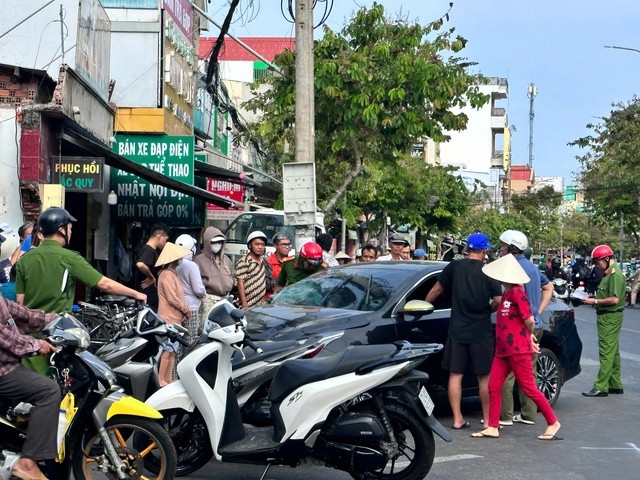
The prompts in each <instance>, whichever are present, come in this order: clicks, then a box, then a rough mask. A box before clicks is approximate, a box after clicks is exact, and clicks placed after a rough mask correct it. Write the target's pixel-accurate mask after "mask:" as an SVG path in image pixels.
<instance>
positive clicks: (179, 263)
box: [178, 258, 182, 266]
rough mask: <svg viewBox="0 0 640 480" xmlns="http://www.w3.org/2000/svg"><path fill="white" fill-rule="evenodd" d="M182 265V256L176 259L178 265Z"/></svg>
mask: <svg viewBox="0 0 640 480" xmlns="http://www.w3.org/2000/svg"><path fill="white" fill-rule="evenodd" d="M180 265H182V258H181V259H180V260H178V266H180Z"/></svg>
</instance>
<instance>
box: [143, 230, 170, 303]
mask: <svg viewBox="0 0 640 480" xmlns="http://www.w3.org/2000/svg"><path fill="white" fill-rule="evenodd" d="M167 240H169V227H167V226H166V225H164V224H156V225H154V226H153V227H152V228H151V235H150V236H149V240H147V243H146V244H145V246H144V247H142V250H140V255H139V256H138V260H137V262H136V269H135V279H134V281H135V287H134V288H135V289H136V290H137V291H139V292H142V293H146V294H147V303H148V304H149V307H151V309H152V310H153V311H154V312H157V311H158V289H157V284H156V282H157V279H158V272H157V271H156V266H155V265H156V261H157V260H158V254H159V252H161V251H162V249H163V248H164V246H165V245H166V244H167Z"/></svg>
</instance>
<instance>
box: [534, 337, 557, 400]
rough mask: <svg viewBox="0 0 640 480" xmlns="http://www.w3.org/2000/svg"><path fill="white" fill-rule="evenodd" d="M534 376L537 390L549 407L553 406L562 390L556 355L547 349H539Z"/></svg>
mask: <svg viewBox="0 0 640 480" xmlns="http://www.w3.org/2000/svg"><path fill="white" fill-rule="evenodd" d="M536 374H537V377H538V389H539V390H540V391H541V392H542V393H544V396H545V397H546V398H547V400H548V401H549V405H551V406H553V405H555V403H556V402H557V401H558V397H560V390H561V389H562V368H561V366H560V361H559V360H558V357H556V354H555V353H553V352H552V351H551V350H549V349H548V348H541V349H540V353H539V354H538V361H537V362H536Z"/></svg>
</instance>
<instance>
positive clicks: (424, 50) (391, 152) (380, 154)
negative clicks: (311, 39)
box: [243, 4, 488, 228]
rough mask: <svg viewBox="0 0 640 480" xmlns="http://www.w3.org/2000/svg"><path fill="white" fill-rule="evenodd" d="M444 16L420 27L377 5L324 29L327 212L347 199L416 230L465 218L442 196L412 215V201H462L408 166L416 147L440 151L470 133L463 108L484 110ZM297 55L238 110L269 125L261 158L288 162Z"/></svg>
mask: <svg viewBox="0 0 640 480" xmlns="http://www.w3.org/2000/svg"><path fill="white" fill-rule="evenodd" d="M448 13H449V12H447V14H446V15H445V16H443V17H442V18H440V19H437V20H436V21H434V22H432V23H431V24H429V25H426V26H423V25H420V24H417V23H410V22H409V21H408V20H407V19H406V18H388V17H387V16H386V14H385V10H384V8H383V7H382V6H381V5H377V4H374V6H373V7H371V8H370V9H367V8H361V9H360V10H358V11H357V12H356V13H355V14H354V16H353V17H352V19H351V21H350V22H349V23H348V24H347V25H345V26H344V28H343V29H342V30H341V31H340V32H335V31H332V30H330V29H329V28H328V27H325V29H324V36H323V38H322V39H321V40H317V41H316V42H315V47H314V55H315V66H314V69H315V82H314V86H315V109H316V111H315V131H316V138H315V140H316V172H317V178H318V186H317V193H318V201H319V203H321V204H324V205H325V207H326V209H327V210H328V211H330V210H332V209H333V208H334V206H335V204H336V202H337V201H338V199H339V198H341V197H342V196H343V195H344V193H345V192H348V195H347V197H348V203H349V204H350V206H349V207H341V208H343V209H346V210H349V208H350V207H351V206H352V207H353V210H358V209H360V210H362V211H364V210H366V211H374V210H375V209H379V210H376V211H378V212H381V211H382V209H384V210H385V211H387V212H394V215H397V217H398V218H403V219H404V220H406V221H408V222H409V223H411V224H412V225H414V226H415V225H420V226H422V227H424V228H426V227H427V226H434V225H436V226H442V227H443V228H444V226H446V225H453V224H454V223H455V221H456V220H457V218H459V216H460V213H461V212H462V211H464V209H465V208H466V205H467V202H464V201H460V202H458V204H454V203H453V202H449V201H448V200H446V198H447V195H446V194H442V195H440V194H438V195H437V196H438V198H439V199H440V200H439V201H438V202H437V204H434V205H427V206H417V205H414V204H413V200H412V198H411V197H410V195H411V194H413V195H414V196H415V198H416V201H420V200H421V199H422V197H423V196H425V195H426V196H427V197H430V196H431V193H430V192H431V191H436V192H439V191H440V190H439V188H443V189H445V190H446V191H447V192H449V193H450V195H451V197H452V198H455V199H458V200H460V198H461V197H460V196H461V195H464V194H465V193H464V192H465V191H464V187H461V186H460V184H458V183H457V180H456V179H455V178H454V177H451V178H449V177H450V176H449V175H448V174H447V173H446V170H443V172H444V173H441V172H440V171H437V172H436V171H431V170H428V169H427V168H426V167H425V165H424V162H422V161H419V162H418V163H419V164H420V165H419V168H418V166H416V165H414V163H412V162H408V161H406V159H407V157H408V155H409V153H410V151H411V148H412V145H413V144H414V143H416V142H422V141H424V140H425V137H429V138H432V139H433V140H435V141H442V140H444V139H445V131H450V130H461V129H464V128H466V125H467V117H466V116H465V115H463V114H460V113H454V112H458V111H459V110H458V109H459V108H460V107H462V106H464V105H466V104H471V105H474V106H476V107H478V106H481V105H483V104H484V103H486V102H487V101H488V97H487V96H484V95H482V94H480V92H479V90H478V89H477V88H474V87H473V86H474V85H477V84H481V83H484V78H483V77H481V76H476V75H472V74H470V73H468V72H467V69H466V67H465V66H463V65H461V63H462V62H466V59H460V60H458V59H449V55H450V54H449V52H448V51H447V48H450V49H451V50H453V51H456V52H457V51H460V50H462V49H463V48H464V46H465V44H466V40H464V39H463V38H462V37H460V36H458V37H455V38H453V32H454V29H453V28H450V29H445V28H444V22H445V21H447V22H448V20H449V19H448ZM295 55H296V53H295V52H285V53H284V54H282V55H279V56H277V57H276V60H275V62H276V63H277V64H278V66H280V68H281V69H282V71H283V72H284V75H283V76H273V77H271V78H269V79H266V80H265V81H267V82H268V83H269V86H270V89H266V90H265V89H260V90H259V91H257V92H256V97H255V98H254V99H253V100H251V101H250V102H247V103H246V104H245V105H243V106H244V107H245V108H249V109H251V110H254V111H256V112H258V111H261V112H262V117H261V118H260V120H259V122H258V124H259V125H264V124H268V125H270V128H269V129H259V131H260V132H261V133H262V134H264V135H263V136H262V138H261V140H262V141H263V142H264V144H263V149H264V150H265V151H268V150H272V151H273V152H274V154H275V155H274V156H273V157H274V158H275V159H276V160H280V159H282V160H284V159H285V158H288V157H289V156H290V155H289V154H288V153H287V152H286V149H285V148H284V142H283V139H285V138H286V139H290V138H293V128H294V112H295ZM443 57H446V58H447V60H446V61H445V60H444V59H443ZM254 131H255V130H254ZM266 132H268V134H267V133H266ZM409 166H410V171H411V174H409V175H408V174H407V172H406V171H405V169H407V168H409ZM426 171H429V172H430V173H431V175H432V177H431V178H427V177H425V172H426ZM278 174H279V173H278ZM416 179H420V183H419V184H418V183H416V182H417V180H416ZM434 182H435V183H434ZM450 182H453V183H450ZM436 184H437V185H436ZM428 189H431V190H428ZM408 205H411V207H408ZM408 210H410V211H411V212H412V213H411V215H410V217H409V216H406V215H405V213H404V212H405V211H408ZM390 214H391V213H390Z"/></svg>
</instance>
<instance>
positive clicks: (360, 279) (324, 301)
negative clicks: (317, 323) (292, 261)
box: [272, 270, 402, 312]
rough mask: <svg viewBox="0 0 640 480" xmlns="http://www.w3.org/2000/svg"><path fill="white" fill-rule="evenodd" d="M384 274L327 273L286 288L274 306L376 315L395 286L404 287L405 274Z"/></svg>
mask: <svg viewBox="0 0 640 480" xmlns="http://www.w3.org/2000/svg"><path fill="white" fill-rule="evenodd" d="M384 273H385V275H384V276H382V275H381V276H376V275H373V276H372V275H370V274H368V275H364V274H360V273H359V272H323V273H320V274H318V275H314V276H313V277H310V278H307V279H305V280H302V281H300V282H298V283H296V284H294V285H291V286H289V287H287V288H285V289H284V290H282V291H281V292H280V293H279V294H278V295H276V296H275V298H274V299H273V302H272V303H273V304H274V305H303V306H312V307H325V308H337V309H343V310H360V311H370V312H374V311H377V310H380V309H381V308H382V307H383V306H384V305H385V304H386V303H387V302H388V301H389V299H390V298H391V296H392V295H393V293H394V287H393V285H399V284H401V277H402V272H401V271H389V270H386V271H385V272H384Z"/></svg>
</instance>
